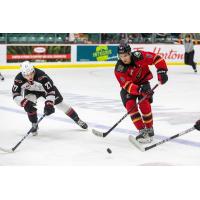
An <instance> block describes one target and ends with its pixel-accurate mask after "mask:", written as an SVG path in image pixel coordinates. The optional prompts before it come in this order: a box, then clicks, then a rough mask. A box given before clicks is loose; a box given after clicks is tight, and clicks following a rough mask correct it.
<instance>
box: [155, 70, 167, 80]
mask: <svg viewBox="0 0 200 200" xmlns="http://www.w3.org/2000/svg"><path fill="white" fill-rule="evenodd" d="M157 74H158V81H159V82H160V83H161V84H165V83H166V82H167V81H168V76H167V71H166V70H164V69H158V71H157Z"/></svg>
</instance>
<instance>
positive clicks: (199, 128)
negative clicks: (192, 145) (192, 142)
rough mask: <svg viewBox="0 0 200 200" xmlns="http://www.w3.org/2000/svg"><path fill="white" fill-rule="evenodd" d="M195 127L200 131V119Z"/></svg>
mask: <svg viewBox="0 0 200 200" xmlns="http://www.w3.org/2000/svg"><path fill="white" fill-rule="evenodd" d="M194 128H196V129H197V130H198V131H200V120H198V121H197V122H196V123H195V125H194Z"/></svg>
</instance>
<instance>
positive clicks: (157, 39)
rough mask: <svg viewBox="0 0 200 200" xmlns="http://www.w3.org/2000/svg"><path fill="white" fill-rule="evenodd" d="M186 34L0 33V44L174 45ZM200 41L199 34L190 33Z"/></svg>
mask: <svg viewBox="0 0 200 200" xmlns="http://www.w3.org/2000/svg"><path fill="white" fill-rule="evenodd" d="M186 34H187V33H0V44H51V43H52V44H118V43H119V42H120V41H121V40H126V41H127V42H128V43H130V44H133V43H136V44H139V43H145V44H152V43H164V44H174V43H176V42H177V41H178V40H180V39H183V38H184V37H185V35H186ZM190 34H191V36H192V38H193V39H195V40H200V33H190Z"/></svg>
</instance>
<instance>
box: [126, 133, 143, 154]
mask: <svg viewBox="0 0 200 200" xmlns="http://www.w3.org/2000/svg"><path fill="white" fill-rule="evenodd" d="M128 139H129V141H130V143H131V144H133V145H134V146H135V147H136V148H138V149H139V150H140V151H142V152H144V151H145V148H144V147H143V146H142V145H141V144H140V143H139V142H138V141H137V140H136V139H135V137H134V136H132V135H129V137H128Z"/></svg>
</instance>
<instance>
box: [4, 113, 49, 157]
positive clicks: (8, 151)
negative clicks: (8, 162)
mask: <svg viewBox="0 0 200 200" xmlns="http://www.w3.org/2000/svg"><path fill="white" fill-rule="evenodd" d="M45 116H46V115H45V114H43V115H42V117H40V119H39V120H38V122H37V124H36V126H37V125H38V124H39V123H40V122H41V121H42V120H43V118H44V117H45ZM32 129H33V127H32V128H31V129H30V130H29V131H28V132H27V133H26V135H25V136H24V137H23V138H22V139H21V140H20V141H19V142H18V143H17V144H16V145H15V146H14V147H13V148H12V149H4V148H2V147H0V150H1V151H4V152H6V153H13V152H14V151H15V150H16V149H17V147H18V146H19V145H20V144H21V143H22V142H23V140H25V139H26V138H27V137H28V135H29V134H30V133H31V131H32Z"/></svg>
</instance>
